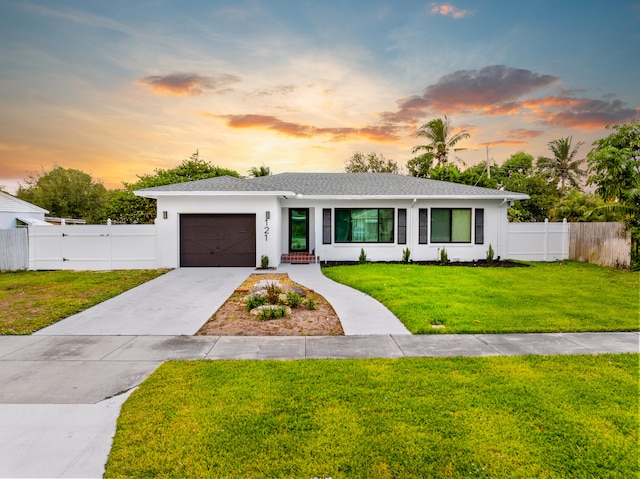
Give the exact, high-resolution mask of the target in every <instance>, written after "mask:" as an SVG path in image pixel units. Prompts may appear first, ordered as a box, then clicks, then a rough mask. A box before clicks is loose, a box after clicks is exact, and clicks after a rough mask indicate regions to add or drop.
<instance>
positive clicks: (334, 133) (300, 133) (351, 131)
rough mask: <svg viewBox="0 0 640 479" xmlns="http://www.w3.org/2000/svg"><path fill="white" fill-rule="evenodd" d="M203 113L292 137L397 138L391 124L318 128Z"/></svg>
mask: <svg viewBox="0 0 640 479" xmlns="http://www.w3.org/2000/svg"><path fill="white" fill-rule="evenodd" d="M204 115H205V116H209V117H212V118H222V119H224V120H225V121H226V122H227V126H229V127H231V128H257V129H264V130H271V131H275V132H277V133H281V134H283V135H287V136H292V137H294V138H311V137H315V136H322V135H327V136H330V137H331V138H332V140H334V141H347V140H353V139H360V140H362V139H367V140H371V141H377V142H381V143H388V142H396V141H398V140H399V137H398V134H397V128H396V127H395V126H392V125H380V126H366V127H363V128H351V127H334V128H319V127H315V126H312V125H303V124H299V123H291V122H288V121H282V120H280V119H279V118H277V117H275V116H270V115H253V114H248V115H214V114H210V113H205V114H204Z"/></svg>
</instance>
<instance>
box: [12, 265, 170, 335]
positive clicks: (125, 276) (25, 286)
mask: <svg viewBox="0 0 640 479" xmlns="http://www.w3.org/2000/svg"><path fill="white" fill-rule="evenodd" d="M165 272H166V271H165V270H133V271H18V272H6V273H0V311H1V313H0V334H31V333H33V332H34V331H37V330H39V329H42V328H44V327H45V326H49V325H50V324H53V323H55V322H57V321H60V320H61V319H64V318H66V317H67V316H70V315H72V314H75V313H78V312H80V311H82V310H83V309H87V308H89V307H91V306H93V305H95V304H97V303H100V302H102V301H104V300H106V299H109V298H112V297H113V296H117V295H118V294H120V293H122V292H124V291H126V290H128V289H131V288H133V287H134V286H138V285H139V284H142V283H144V282H146V281H149V280H151V279H153V278H156V277H158V276H160V275H161V274H163V273H165Z"/></svg>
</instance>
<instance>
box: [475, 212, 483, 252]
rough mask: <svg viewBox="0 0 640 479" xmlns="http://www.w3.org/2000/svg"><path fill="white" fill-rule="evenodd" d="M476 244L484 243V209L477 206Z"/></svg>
mask: <svg viewBox="0 0 640 479" xmlns="http://www.w3.org/2000/svg"><path fill="white" fill-rule="evenodd" d="M476 244H484V209H482V208H476Z"/></svg>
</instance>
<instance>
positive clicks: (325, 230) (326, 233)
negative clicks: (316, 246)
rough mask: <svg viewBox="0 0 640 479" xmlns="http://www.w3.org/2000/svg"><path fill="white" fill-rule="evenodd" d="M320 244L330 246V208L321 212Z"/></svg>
mask: <svg viewBox="0 0 640 479" xmlns="http://www.w3.org/2000/svg"><path fill="white" fill-rule="evenodd" d="M322 244H331V208H324V209H323V210H322Z"/></svg>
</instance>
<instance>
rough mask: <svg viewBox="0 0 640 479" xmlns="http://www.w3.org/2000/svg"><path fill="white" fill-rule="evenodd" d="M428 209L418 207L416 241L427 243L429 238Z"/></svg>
mask: <svg viewBox="0 0 640 479" xmlns="http://www.w3.org/2000/svg"><path fill="white" fill-rule="evenodd" d="M428 213H429V210H427V209H426V208H420V209H419V210H418V243H420V244H427V242H428V238H429V235H428V233H429V214H428Z"/></svg>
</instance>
